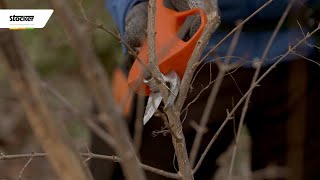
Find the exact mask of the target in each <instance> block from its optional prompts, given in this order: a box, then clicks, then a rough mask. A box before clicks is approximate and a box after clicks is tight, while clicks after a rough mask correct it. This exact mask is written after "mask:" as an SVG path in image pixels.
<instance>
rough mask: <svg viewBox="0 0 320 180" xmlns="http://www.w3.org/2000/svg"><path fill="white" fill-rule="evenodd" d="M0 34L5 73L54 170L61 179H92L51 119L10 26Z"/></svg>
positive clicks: (65, 135)
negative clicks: (9, 28)
mask: <svg viewBox="0 0 320 180" xmlns="http://www.w3.org/2000/svg"><path fill="white" fill-rule="evenodd" d="M0 34H1V35H0V36H1V40H0V47H1V55H2V57H1V58H0V61H1V63H2V64H3V65H4V67H5V69H6V71H7V73H8V77H9V78H10V82H11V84H12V87H13V89H14V90H15V91H16V93H17V95H18V97H19V99H20V101H21V103H22V105H23V107H24V110H25V112H26V114H27V117H28V120H29V122H30V124H31V127H32V129H33V131H34V133H35V135H36V137H37V138H38V140H39V141H40V144H41V145H42V147H43V148H44V150H45V151H46V152H48V154H49V160H50V162H51V163H52V165H53V167H54V169H55V171H56V173H57V174H58V175H59V176H60V178H61V179H79V180H88V179H92V178H91V175H90V173H89V171H88V170H87V169H85V168H84V167H83V166H81V162H80V159H79V157H78V156H77V154H76V153H75V151H74V149H73V147H72V146H71V144H72V143H71V140H70V137H69V136H68V134H67V132H66V130H65V129H64V128H63V125H62V124H58V122H59V121H57V120H54V118H53V116H52V115H51V113H50V111H49V109H48V107H47V104H46V103H45V101H44V100H43V95H42V91H41V88H40V87H41V85H40V80H39V78H38V76H37V75H36V73H35V70H34V69H33V68H32V66H31V64H30V60H29V56H28V55H27V54H26V52H24V49H23V46H22V45H21V42H20V41H19V40H18V38H17V37H16V36H15V34H14V33H13V32H12V31H10V30H7V29H6V30H1V31H0ZM52 147H54V148H52Z"/></svg>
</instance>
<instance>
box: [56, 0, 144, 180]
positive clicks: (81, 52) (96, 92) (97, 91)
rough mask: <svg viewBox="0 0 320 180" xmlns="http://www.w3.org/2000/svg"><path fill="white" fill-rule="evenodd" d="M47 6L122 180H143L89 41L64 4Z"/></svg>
mask: <svg viewBox="0 0 320 180" xmlns="http://www.w3.org/2000/svg"><path fill="white" fill-rule="evenodd" d="M50 3H51V5H52V7H53V8H54V10H55V12H56V14H57V16H58V18H59V21H60V23H61V24H62V26H63V28H64V29H65V33H66V34H67V35H68V37H69V38H70V45H71V47H72V48H73V50H74V51H75V53H76V55H78V58H79V61H80V67H81V70H82V72H83V74H84V77H85V80H86V81H87V84H88V86H89V88H90V90H91V93H92V96H93V98H94V100H95V102H96V104H97V107H98V110H99V115H98V118H99V120H100V121H101V123H103V125H104V126H105V127H106V128H107V129H108V131H109V132H110V134H111V135H112V137H113V138H114V140H115V143H116V146H115V151H116V153H117V155H118V156H119V157H120V158H121V159H122V161H121V163H120V164H121V167H122V169H123V172H124V175H125V177H126V178H127V179H132V180H136V179H139V180H140V179H141V180H143V179H145V175H144V172H143V170H142V168H141V166H140V164H139V161H138V158H137V156H136V154H135V151H134V148H133V145H132V143H131V141H130V135H129V131H128V128H127V126H126V124H125V121H124V119H123V118H122V117H121V114H120V112H119V110H118V109H116V108H115V107H114V100H113V97H112V93H111V92H112V91H111V89H110V87H111V86H110V82H109V80H108V77H107V74H106V73H105V71H104V69H103V68H102V65H101V64H100V63H99V62H100V61H99V58H98V57H97V55H96V53H95V52H94V49H93V44H92V42H91V38H90V37H89V36H88V35H87V33H86V32H87V31H86V29H85V28H83V27H82V26H81V25H80V24H79V23H78V22H77V21H76V20H75V19H74V18H73V17H74V16H73V14H72V10H71V8H70V7H69V6H68V4H67V2H66V1H65V0H50Z"/></svg>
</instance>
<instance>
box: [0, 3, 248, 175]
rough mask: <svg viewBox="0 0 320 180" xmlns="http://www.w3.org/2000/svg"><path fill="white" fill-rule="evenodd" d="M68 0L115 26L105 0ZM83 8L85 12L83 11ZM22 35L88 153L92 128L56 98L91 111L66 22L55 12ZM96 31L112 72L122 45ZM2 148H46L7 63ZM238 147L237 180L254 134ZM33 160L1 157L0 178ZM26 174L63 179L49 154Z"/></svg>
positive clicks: (55, 103)
mask: <svg viewBox="0 0 320 180" xmlns="http://www.w3.org/2000/svg"><path fill="white" fill-rule="evenodd" d="M7 2H8V8H17V9H19V8H23V9H45V8H50V6H49V4H48V3H47V2H46V1H39V0H26V1H21V0H10V1H7ZM68 2H69V4H70V5H71V6H72V7H73V10H74V11H75V12H76V17H75V18H77V19H79V20H80V21H82V22H84V16H83V13H85V14H86V15H87V16H88V18H89V19H91V20H92V21H93V22H96V23H98V24H103V25H104V26H105V27H107V28H109V29H111V30H114V31H116V27H115V25H114V24H113V23H112V21H111V18H110V16H109V15H108V13H107V12H106V10H105V7H104V2H103V0H96V1H90V0H69V1H68ZM82 9H83V10H84V11H82ZM16 33H17V34H18V35H19V37H20V38H21V39H22V40H23V44H24V46H25V48H26V50H27V52H28V55H29V56H30V59H31V60H32V62H33V64H34V66H35V67H36V70H37V72H38V73H39V74H40V77H41V79H42V81H43V85H44V87H46V88H47V90H48V91H46V98H47V101H48V102H49V107H50V109H51V110H52V112H53V113H54V114H55V116H56V117H57V118H59V119H61V120H63V121H64V122H65V124H66V126H67V129H68V130H69V133H70V134H71V136H72V137H73V138H74V141H75V143H76V145H77V148H78V150H79V151H81V152H86V151H87V149H86V146H89V143H90V142H89V140H90V138H89V133H88V130H87V129H86V128H85V126H84V125H83V124H82V123H81V122H80V121H79V120H78V119H75V118H74V117H73V115H72V113H70V112H69V109H68V108H66V107H65V105H64V104H63V103H61V100H60V99H59V98H58V97H57V94H59V96H60V95H61V96H62V97H63V98H65V100H66V101H68V102H70V103H71V105H72V107H74V108H76V109H78V110H79V111H80V112H83V113H90V111H91V105H92V104H91V98H90V97H89V96H88V93H87V92H86V88H85V86H84V83H83V79H82V78H81V76H80V70H79V66H78V61H77V60H76V59H75V56H74V54H73V52H72V50H71V48H70V47H69V44H68V37H66V36H65V34H64V32H63V29H62V27H61V26H60V25H59V24H58V23H57V18H56V15H55V13H53V15H52V17H51V18H50V20H49V22H48V24H47V25H46V27H45V28H43V29H34V30H25V31H16ZM92 36H93V40H94V45H95V49H96V51H97V53H98V55H99V56H100V58H101V60H102V63H103V64H104V66H105V68H106V70H107V72H108V73H109V74H111V72H112V69H113V67H114V66H115V65H116V64H117V63H122V62H123V59H124V58H123V57H122V54H121V49H120V44H119V42H117V40H116V39H115V38H114V37H112V36H110V35H109V34H107V33H106V32H104V31H102V30H99V29H93V31H92ZM0 117H1V118H0V153H3V154H22V153H31V152H42V149H41V148H40V146H39V144H38V143H37V141H36V140H35V138H34V136H33V134H32V131H31V129H30V127H29V125H28V122H27V120H26V117H25V114H24V112H23V110H22V108H21V106H20V103H19V102H18V99H17V98H16V97H15V94H14V93H13V92H12V90H11V87H10V84H9V83H8V81H7V78H6V75H5V73H4V72H3V68H2V67H1V66H0ZM239 144H240V146H239V149H238V152H239V154H238V156H237V158H238V159H237V161H236V165H235V171H234V174H235V176H236V177H235V179H247V178H248V177H249V167H250V165H249V161H250V160H249V156H248V154H249V152H250V149H249V144H250V142H249V137H248V135H247V132H246V131H243V135H242V138H241V140H240V143H239ZM230 157H231V151H230V150H229V151H228V152H226V153H225V154H224V155H223V156H222V157H221V158H220V159H219V164H221V165H222V167H223V168H221V169H220V171H219V172H218V173H217V175H216V176H217V179H225V176H226V175H227V174H228V173H227V172H228V168H227V167H228V164H229V162H230ZM28 160H29V159H27V158H26V159H16V160H2V161H0V180H5V179H6V180H11V179H19V172H20V171H21V170H22V169H23V168H24V166H25V164H26V163H27V162H28ZM22 179H27V180H42V179H46V180H53V179H58V178H57V177H56V176H55V175H54V173H53V171H52V169H51V167H50V165H49V164H48V162H47V161H46V159H45V158H35V159H33V160H32V161H31V163H30V164H29V165H28V166H27V167H26V168H25V169H24V171H23V174H22Z"/></svg>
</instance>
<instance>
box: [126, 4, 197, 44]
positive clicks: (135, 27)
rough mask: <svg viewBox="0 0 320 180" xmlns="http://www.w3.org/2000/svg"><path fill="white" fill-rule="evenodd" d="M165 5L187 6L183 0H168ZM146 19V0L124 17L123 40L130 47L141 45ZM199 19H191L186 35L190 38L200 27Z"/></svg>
mask: <svg viewBox="0 0 320 180" xmlns="http://www.w3.org/2000/svg"><path fill="white" fill-rule="evenodd" d="M166 6H167V7H170V8H171V9H174V10H176V11H186V10H188V9H190V8H189V5H188V3H187V2H186V1H185V0H168V1H167V2H166ZM147 19H148V1H145V2H141V3H139V4H137V5H135V6H134V7H133V8H132V9H131V10H130V11H129V12H128V15H127V17H126V19H125V41H126V42H127V43H128V45H129V46H130V47H132V48H137V47H141V46H142V44H143V42H144V41H145V40H146V35H147V33H146V30H147ZM200 24H201V20H200V17H197V18H196V20H194V21H193V24H192V26H191V28H190V32H189V35H188V37H189V38H191V37H192V35H193V34H194V33H196V32H197V30H198V28H199V27H200Z"/></svg>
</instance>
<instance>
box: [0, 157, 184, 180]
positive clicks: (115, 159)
mask: <svg viewBox="0 0 320 180" xmlns="http://www.w3.org/2000/svg"><path fill="white" fill-rule="evenodd" d="M80 155H81V156H82V157H84V158H86V159H102V160H109V161H113V162H121V159H120V158H119V157H117V156H108V155H101V154H95V153H91V152H88V153H80ZM47 156H48V155H47V153H30V154H15V155H5V154H0V160H2V161H3V160H14V159H21V158H30V159H31V158H44V157H47ZM140 165H141V167H142V168H143V169H145V170H147V171H150V172H152V173H155V174H159V175H161V176H164V177H167V178H171V179H180V178H181V177H180V176H179V175H178V174H176V173H170V172H167V171H164V170H161V169H157V168H154V167H152V166H149V165H146V164H142V163H140Z"/></svg>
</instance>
